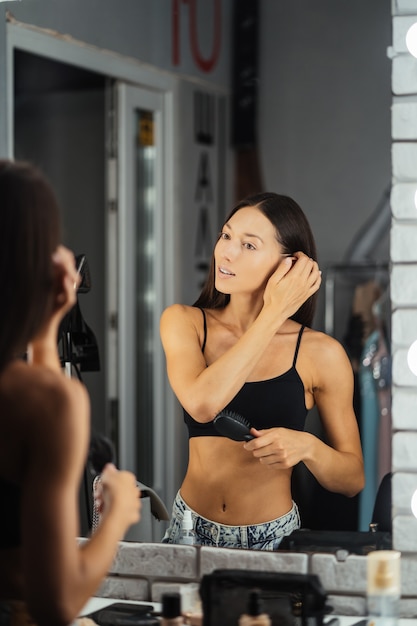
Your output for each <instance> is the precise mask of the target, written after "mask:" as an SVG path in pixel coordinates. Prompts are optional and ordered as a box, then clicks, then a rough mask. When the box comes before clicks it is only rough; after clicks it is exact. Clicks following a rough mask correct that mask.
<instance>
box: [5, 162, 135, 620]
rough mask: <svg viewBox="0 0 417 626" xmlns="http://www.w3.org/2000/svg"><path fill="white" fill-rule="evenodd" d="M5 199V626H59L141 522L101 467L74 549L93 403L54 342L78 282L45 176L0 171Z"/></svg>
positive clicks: (130, 488) (126, 488) (131, 485)
mask: <svg viewBox="0 0 417 626" xmlns="http://www.w3.org/2000/svg"><path fill="white" fill-rule="evenodd" d="M0 199H1V208H0V267H1V268H2V274H3V279H2V281H1V306H0V502H1V515H0V623H1V624H2V625H8V624H10V625H11V624H13V625H16V626H21V625H23V624H31V625H32V626H34V624H35V623H36V624H38V625H39V626H40V625H51V626H52V625H53V626H60V625H62V626H64V625H68V624H70V623H71V622H72V621H73V620H74V619H75V618H76V616H77V614H78V613H79V611H80V610H81V609H82V607H83V606H84V604H85V603H86V602H87V600H88V599H89V598H90V597H91V596H92V595H94V592H95V591H96V589H97V587H98V586H99V584H100V582H101V581H102V579H103V577H104V576H105V575H106V573H107V571H108V569H109V567H110V565H111V562H112V560H113V558H114V556H115V553H116V549H117V544H118V541H119V540H121V539H122V538H123V536H124V534H125V532H126V530H127V529H128V527H129V526H130V525H131V524H133V523H136V522H137V521H138V519H139V512H140V500H139V495H140V494H139V492H138V489H137V488H136V479H135V477H134V475H133V474H131V473H129V472H119V471H117V470H116V468H115V467H114V466H112V465H108V466H106V468H105V469H104V471H103V475H102V490H101V494H99V500H100V506H101V515H102V523H101V526H100V527H99V529H98V530H97V532H96V533H95V534H94V536H93V537H92V538H91V540H90V541H88V542H86V543H85V544H84V545H82V546H78V545H77V539H76V538H77V536H78V534H79V527H78V523H79V511H78V494H79V485H80V482H81V479H82V473H83V469H84V467H85V461H86V457H87V453H88V445H89V438H90V435H89V429H90V424H89V417H90V416H89V399H88V396H87V392H86V390H85V388H84V386H83V385H82V384H81V383H80V382H79V381H78V380H73V379H69V378H67V377H65V375H64V374H63V371H62V369H61V365H60V360H59V355H58V350H57V339H58V328H59V323H60V321H61V319H62V317H63V316H64V315H65V314H66V313H67V312H68V311H69V310H70V309H71V307H72V306H73V305H74V304H75V301H76V289H77V286H78V282H79V278H78V276H77V272H76V270H75V265H74V257H73V254H72V253H71V252H69V251H68V250H67V249H66V248H64V247H63V246H61V245H60V244H59V242H60V228H59V218H58V207H57V203H56V200H55V197H54V194H53V192H52V190H51V188H50V186H49V184H48V183H47V181H46V180H45V179H44V177H43V176H42V175H41V173H40V172H39V171H37V170H36V169H35V168H33V167H32V166H30V165H28V164H25V163H13V162H10V161H6V160H1V161H0ZM26 352H27V355H28V358H27V360H23V359H22V358H21V356H22V355H24V354H25V353H26Z"/></svg>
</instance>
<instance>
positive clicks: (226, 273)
mask: <svg viewBox="0 0 417 626" xmlns="http://www.w3.org/2000/svg"><path fill="white" fill-rule="evenodd" d="M218 273H219V276H221V277H222V278H227V277H228V276H234V275H235V274H233V272H231V271H230V270H229V269H227V268H226V267H219V270H218Z"/></svg>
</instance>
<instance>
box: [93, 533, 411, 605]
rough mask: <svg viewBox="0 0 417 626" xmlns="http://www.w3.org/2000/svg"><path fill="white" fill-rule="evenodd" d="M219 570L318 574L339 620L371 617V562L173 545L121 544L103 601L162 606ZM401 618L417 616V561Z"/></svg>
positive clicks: (405, 582)
mask: <svg viewBox="0 0 417 626" xmlns="http://www.w3.org/2000/svg"><path fill="white" fill-rule="evenodd" d="M215 569H242V570H262V571H269V572H274V571H275V572H291V573H296V574H306V573H311V574H316V575H317V576H318V577H319V578H320V581H321V583H322V585H323V587H324V589H325V590H326V592H327V593H328V604H329V605H330V606H331V607H333V613H335V614H338V615H352V616H355V615H357V616H362V615H365V614H366V557H363V556H358V555H349V556H347V558H346V559H345V560H344V561H339V560H337V558H336V556H335V555H333V554H323V553H320V554H319V553H316V554H313V553H298V552H297V553H295V552H285V551H282V552H281V551H278V552H257V551H250V550H230V549H226V548H205V547H201V548H200V547H193V546H180V545H167V544H158V543H127V542H122V543H120V547H119V550H118V554H117V557H116V559H115V561H114V563H113V566H112V568H111V571H110V572H109V576H108V577H107V579H106V580H105V582H104V583H103V585H102V586H101V588H100V590H99V592H98V593H97V595H98V596H101V597H109V598H110V597H111V598H121V599H124V600H142V601H152V602H159V601H160V599H161V596H162V594H163V593H165V592H166V591H174V590H175V591H178V590H180V589H181V587H182V586H183V585H186V584H188V583H197V584H199V582H200V580H201V578H202V576H204V575H205V574H209V573H211V572H212V571H213V570H215ZM401 577H402V598H401V616H402V617H416V616H417V587H416V584H415V581H416V580H417V560H416V559H415V558H413V557H412V556H411V555H406V556H404V557H402V559H401Z"/></svg>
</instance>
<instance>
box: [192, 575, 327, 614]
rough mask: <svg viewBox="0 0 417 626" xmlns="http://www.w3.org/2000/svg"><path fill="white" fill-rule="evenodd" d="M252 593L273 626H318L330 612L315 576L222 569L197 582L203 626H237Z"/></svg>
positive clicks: (325, 596) (322, 590) (324, 594)
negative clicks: (257, 594)
mask: <svg viewBox="0 0 417 626" xmlns="http://www.w3.org/2000/svg"><path fill="white" fill-rule="evenodd" d="M252 589H257V590H258V591H259V592H260V597H261V599H262V603H263V607H264V611H265V613H268V615H269V616H270V618H271V621H272V626H321V625H322V623H323V617H324V616H325V615H326V614H328V613H329V612H330V611H331V607H329V606H327V605H326V599H327V595H326V592H325V590H324V589H323V587H322V585H321V582H320V579H319V578H318V576H316V575H314V574H292V573H283V572H264V571H256V570H254V571H247V570H232V569H230V570H228V569H221V570H215V571H214V572H212V573H211V574H206V575H205V576H203V578H202V579H201V582H200V596H201V601H202V607H203V626H235V625H237V623H238V620H239V617H240V616H241V615H242V614H243V613H246V610H247V602H248V598H249V594H250V592H251V590H252Z"/></svg>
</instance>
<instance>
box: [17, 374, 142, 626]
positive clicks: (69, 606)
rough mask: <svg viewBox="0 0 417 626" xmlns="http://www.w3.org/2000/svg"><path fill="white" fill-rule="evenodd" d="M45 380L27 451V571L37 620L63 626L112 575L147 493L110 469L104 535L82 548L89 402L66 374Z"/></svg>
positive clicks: (27, 585)
mask: <svg viewBox="0 0 417 626" xmlns="http://www.w3.org/2000/svg"><path fill="white" fill-rule="evenodd" d="M38 380H39V384H38V388H37V392H36V394H34V395H35V397H34V398H33V401H32V411H31V416H30V417H31V419H30V420H28V422H29V427H28V432H27V433H25V440H26V442H25V444H24V445H25V446H26V457H27V458H26V467H25V472H24V475H23V476H22V480H21V485H22V511H21V516H22V517H21V519H22V567H23V573H24V580H25V589H26V595H27V600H28V605H29V608H30V610H31V612H32V613H33V616H34V618H35V621H39V622H40V623H42V624H43V625H44V624H45V625H47V624H51V625H53V626H60V625H61V624H62V625H67V624H68V623H71V622H72V620H74V619H75V618H76V616H77V615H78V613H79V611H80V610H81V609H82V607H83V606H84V605H85V603H86V602H87V601H88V599H89V598H90V597H91V596H92V595H94V593H95V592H96V590H97V588H98V586H99V585H100V583H101V581H102V580H103V578H104V577H105V575H106V574H107V572H108V570H109V568H110V565H111V563H112V561H113V559H114V556H115V554H116V551H117V546H118V542H119V541H120V540H121V539H122V538H123V536H124V534H125V532H126V530H127V528H128V527H129V526H130V525H131V524H133V523H135V522H137V521H138V520H139V510H140V500H139V495H140V494H139V491H138V489H137V487H136V479H135V477H134V475H133V474H131V473H130V472H119V471H117V470H116V469H115V468H112V467H107V468H106V469H105V471H104V472H103V484H104V494H105V502H104V511H103V515H102V523H101V525H100V529H99V530H98V531H97V533H95V534H94V536H93V537H92V538H91V539H90V540H89V541H88V542H86V544H84V545H83V546H81V547H80V546H78V545H77V537H78V536H79V505H78V501H79V488H80V484H81V479H82V473H83V470H84V468H85V461H86V457H87V448H88V442H89V401H88V396H87V392H86V390H85V389H84V387H83V386H82V385H81V384H80V383H78V381H70V380H67V379H65V378H64V377H62V376H61V375H60V374H55V373H53V372H44V377H42V375H41V374H40V373H39V375H38ZM45 381H46V382H45ZM44 383H45V384H44Z"/></svg>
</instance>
